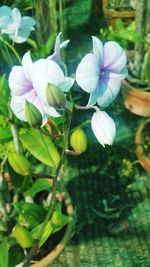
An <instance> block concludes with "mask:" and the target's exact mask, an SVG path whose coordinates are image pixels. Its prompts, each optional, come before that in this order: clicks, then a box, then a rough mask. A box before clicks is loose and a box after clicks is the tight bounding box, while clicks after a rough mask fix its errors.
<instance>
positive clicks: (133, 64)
mask: <svg viewBox="0 0 150 267" xmlns="http://www.w3.org/2000/svg"><path fill="white" fill-rule="evenodd" d="M147 7H148V1H147V0H142V1H140V2H138V4H137V5H136V17H135V23H136V30H137V32H138V33H139V34H141V35H143V36H145V35H146V33H147V18H148V12H149V11H148V9H147ZM147 40H148V39H146V42H147ZM146 42H145V43H142V42H141V43H139V42H135V46H134V54H133V56H132V57H130V58H129V75H128V77H127V79H126V80H125V81H124V82H123V90H122V93H123V97H124V103H125V106H126V107H127V108H128V109H129V110H130V111H131V112H133V113H135V114H137V115H141V116H150V91H149V86H150V75H149V64H150V63H149V62H150V49H149V43H148V42H147V43H146Z"/></svg>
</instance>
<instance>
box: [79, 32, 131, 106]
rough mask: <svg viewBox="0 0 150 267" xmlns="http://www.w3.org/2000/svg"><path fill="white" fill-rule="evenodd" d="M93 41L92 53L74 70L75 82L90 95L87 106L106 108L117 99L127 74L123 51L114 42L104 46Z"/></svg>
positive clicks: (94, 39)
mask: <svg viewBox="0 0 150 267" xmlns="http://www.w3.org/2000/svg"><path fill="white" fill-rule="evenodd" d="M92 39H93V53H88V54H87V55H85V56H84V57H83V59H82V60H81V62H80V64H79V65H78V67H77V70H76V81H77V83H78V84H79V85H80V86H81V88H82V89H83V90H84V91H86V92H87V93H90V98H89V102H88V105H90V106H91V105H95V103H96V102H97V103H98V105H99V106H100V107H107V106H108V105H109V104H110V103H111V102H112V101H114V99H115V98H116V97H117V95H118V93H119V90H120V86H121V80H122V79H124V78H125V77H126V76H127V74H128V71H127V67H126V64H127V58H126V54H125V51H124V50H123V49H122V48H121V47H120V45H119V44H118V43H116V42H113V41H109V42H106V43H105V45H103V44H102V42H101V41H100V40H99V39H98V38H96V37H94V36H93V37H92Z"/></svg>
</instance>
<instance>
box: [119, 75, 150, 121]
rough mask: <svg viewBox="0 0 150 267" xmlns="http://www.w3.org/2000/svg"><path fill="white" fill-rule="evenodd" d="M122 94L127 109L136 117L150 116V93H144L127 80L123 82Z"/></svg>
mask: <svg viewBox="0 0 150 267" xmlns="http://www.w3.org/2000/svg"><path fill="white" fill-rule="evenodd" d="M122 94H123V98H124V104H125V107H126V108H127V109H129V110H130V111H131V112H132V113H134V114H136V115H140V116H143V117H149V116H150V91H144V89H143V90H142V89H141V88H136V87H135V86H132V85H130V83H129V82H128V81H127V80H126V79H125V80H123V81H122Z"/></svg>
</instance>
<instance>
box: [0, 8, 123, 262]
mask: <svg viewBox="0 0 150 267" xmlns="http://www.w3.org/2000/svg"><path fill="white" fill-rule="evenodd" d="M35 28H36V21H35V20H34V19H33V18H31V17H28V16H23V17H22V16H21V13H20V11H19V9H18V8H14V9H11V8H9V7H8V6H2V7H1V8H0V31H1V37H0V38H1V51H2V55H3V61H4V62H5V64H4V66H7V64H9V65H10V69H11V70H10V71H9V72H8V71H5V70H3V74H2V76H1V77H0V97H1V106H0V112H1V115H0V126H1V128H0V142H1V143H0V219H1V220H0V266H1V267H8V266H9V267H13V266H17V265H18V266H24V267H25V266H30V265H31V266H32V265H33V266H37V267H38V266H48V264H49V263H50V262H51V261H52V259H50V258H49V256H47V254H48V253H49V250H52V249H53V247H57V245H58V243H59V241H57V240H58V233H60V234H61V238H62V236H63V235H64V233H63V231H62V230H64V231H65V230H66V231H67V236H66V238H65V240H66V241H68V237H69V236H70V235H71V233H70V232H71V230H72V226H73V222H74V220H75V213H74V211H73V207H72V203H71V199H70V196H69V195H68V193H67V190H66V188H65V186H64V183H63V174H64V172H65V164H64V163H65V158H66V156H67V155H72V156H78V155H80V154H82V153H83V152H85V151H86V148H87V137H86V134H85V133H84V131H83V129H82V126H83V124H85V123H89V120H88V122H83V123H82V124H81V125H77V126H76V127H75V129H72V128H71V119H72V116H73V114H74V112H75V111H78V110H80V111H82V112H86V111H87V112H88V111H89V110H90V111H92V112H93V113H92V115H91V120H90V123H91V129H92V131H93V133H94V135H95V137H96V139H97V141H98V142H97V145H100V144H101V145H102V146H103V147H104V148H105V146H106V145H112V144H113V141H114V139H115V136H116V126H115V122H114V120H113V119H112V118H111V117H110V116H109V115H108V113H107V112H106V111H104V109H105V108H106V107H107V106H109V104H111V103H112V102H113V101H114V100H115V99H116V97H117V96H118V93H119V91H120V87H121V81H122V80H123V79H124V78H125V77H126V76H127V74H128V72H127V67H126V64H127V59H126V54H125V51H124V50H123V49H122V48H121V46H120V45H119V44H118V43H117V42H115V41H108V42H106V43H105V44H103V43H102V42H101V41H100V40H99V39H98V38H97V37H94V36H92V45H93V48H92V51H91V52H89V53H87V54H86V55H85V56H84V57H83V58H82V60H81V62H80V63H79V65H78V66H77V69H76V70H74V72H75V75H74V77H68V74H67V73H68V72H67V66H66V65H65V63H64V62H63V60H62V57H61V51H62V49H63V48H65V47H67V45H68V43H69V40H65V41H63V42H61V40H60V38H61V33H59V34H58V35H57V36H56V40H55V45H54V52H53V54H51V55H50V54H49V55H48V56H47V52H48V50H50V47H51V40H50V42H49V41H48V42H47V43H46V44H44V45H43V46H42V48H41V47H40V48H39V46H38V45H37V44H36V40H33V39H29V35H30V33H31V31H34V30H35ZM24 42H28V44H29V45H31V47H32V49H33V47H34V48H35V50H34V53H33V55H32V52H30V51H26V50H25V51H24V55H23V56H21V57H22V59H20V50H19V46H21V45H22V43H24ZM16 44H17V45H16ZM18 45H19V46H18ZM66 49H67V48H66ZM4 69H5V68H4ZM75 82H76V83H77V84H78V85H79V86H80V89H81V90H83V91H85V92H86V93H87V94H89V100H88V103H87V104H86V105H83V104H82V101H80V103H78V102H77V101H75V98H74V97H73V95H72V93H71V92H72V91H73V90H74V84H75ZM68 226H69V228H68ZM49 244H51V247H50V245H49ZM56 251H57V249H56ZM59 253H60V251H59V252H58V254H59ZM45 256H46V257H45ZM43 257H45V258H46V260H45V261H42V258H43ZM52 258H53V259H54V257H53V256H52ZM40 264H41V265H40Z"/></svg>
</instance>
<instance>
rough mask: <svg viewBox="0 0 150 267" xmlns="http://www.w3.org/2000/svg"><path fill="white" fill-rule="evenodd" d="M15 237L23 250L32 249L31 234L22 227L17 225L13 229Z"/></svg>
mask: <svg viewBox="0 0 150 267" xmlns="http://www.w3.org/2000/svg"><path fill="white" fill-rule="evenodd" d="M13 235H14V237H15V239H16V240H17V242H18V243H19V245H20V246H21V247H22V248H30V247H32V245H33V240H32V238H31V236H30V233H29V232H28V231H27V230H26V229H25V228H24V227H22V226H21V225H19V224H17V225H16V226H15V227H14V229H13Z"/></svg>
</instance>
